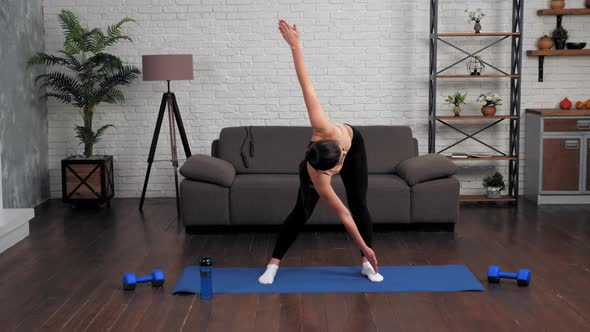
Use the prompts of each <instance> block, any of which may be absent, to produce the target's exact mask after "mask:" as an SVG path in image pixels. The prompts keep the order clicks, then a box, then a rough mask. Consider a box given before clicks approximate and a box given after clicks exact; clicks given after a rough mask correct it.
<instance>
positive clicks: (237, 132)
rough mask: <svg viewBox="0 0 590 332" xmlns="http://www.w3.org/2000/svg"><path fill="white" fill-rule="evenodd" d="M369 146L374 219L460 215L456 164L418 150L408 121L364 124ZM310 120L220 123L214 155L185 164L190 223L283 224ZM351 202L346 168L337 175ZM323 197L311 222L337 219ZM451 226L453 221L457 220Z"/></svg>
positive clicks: (446, 219)
mask: <svg viewBox="0 0 590 332" xmlns="http://www.w3.org/2000/svg"><path fill="white" fill-rule="evenodd" d="M357 128H358V130H359V131H360V132H361V134H362V135H363V138H364V140H365V145H366V149H367V163H368V169H369V188H368V193H367V200H368V207H369V210H370V213H371V216H372V220H373V223H374V224H390V223H445V224H449V225H451V226H454V224H455V223H456V222H457V218H458V213H459V212H458V210H459V181H458V180H457V178H455V177H454V176H453V174H455V172H456V170H457V168H456V166H455V164H454V163H453V162H451V161H449V160H448V159H447V158H445V157H443V156H441V155H436V154H429V155H423V156H419V157H418V142H417V140H416V139H414V138H413V137H412V131H411V129H410V128H409V127H407V126H357ZM311 133H312V131H311V128H310V127H286V126H266V127H265V126H260V127H257V126H250V127H229V128H224V129H222V130H221V133H220V135H219V139H216V140H215V141H214V142H213V144H212V149H211V151H212V152H211V156H207V155H194V156H192V157H190V158H189V159H188V160H187V161H186V162H185V163H184V164H183V165H182V167H181V168H180V173H181V174H182V175H183V176H184V177H185V178H184V179H183V180H182V182H181V184H180V196H181V204H182V220H183V222H184V224H185V226H187V228H188V227H191V226H221V225H273V224H276V225H279V224H281V223H282V222H283V220H284V218H285V217H286V216H287V215H288V214H289V212H290V211H291V209H292V208H293V207H294V205H295V200H296V197H297V190H298V186H299V177H298V175H297V170H298V165H299V163H300V161H301V160H302V159H303V157H304V154H305V149H306V147H307V144H308V142H309V140H310V137H311ZM332 185H333V187H334V189H335V191H336V193H337V194H338V195H339V196H340V198H341V199H342V200H343V202H344V203H345V204H346V194H345V190H344V185H343V183H342V180H341V179H340V176H339V175H336V176H334V177H333V179H332ZM338 223H339V220H338V219H337V218H336V216H335V214H334V213H333V212H332V211H331V210H330V209H329V207H328V206H327V205H326V204H325V202H323V201H322V200H321V199H320V201H319V202H318V205H317V207H316V209H315V211H314V213H313V215H312V216H311V219H310V220H309V221H308V224H338ZM451 229H452V227H451Z"/></svg>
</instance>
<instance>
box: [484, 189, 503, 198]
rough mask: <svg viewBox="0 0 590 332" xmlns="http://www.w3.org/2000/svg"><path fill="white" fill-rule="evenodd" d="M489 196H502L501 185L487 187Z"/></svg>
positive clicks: (487, 195)
mask: <svg viewBox="0 0 590 332" xmlns="http://www.w3.org/2000/svg"><path fill="white" fill-rule="evenodd" d="M486 197H487V198H502V191H501V190H500V188H499V187H486Z"/></svg>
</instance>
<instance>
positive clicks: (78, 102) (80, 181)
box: [29, 10, 140, 203]
mask: <svg viewBox="0 0 590 332" xmlns="http://www.w3.org/2000/svg"><path fill="white" fill-rule="evenodd" d="M58 17H59V20H60V25H61V27H62V29H63V33H64V37H65V38H64V44H63V46H64V49H63V50H61V51H59V52H58V53H57V54H55V55H54V54H46V53H37V54H36V55H34V56H33V57H31V59H30V60H29V65H45V66H46V67H47V68H48V69H49V68H55V69H56V70H55V71H52V72H50V71H49V70H48V71H47V72H46V73H45V74H42V75H39V76H37V78H36V82H38V81H41V82H42V84H41V89H46V93H45V94H44V96H45V97H50V98H54V99H56V100H58V101H60V102H62V103H64V104H70V105H72V106H74V107H75V110H76V111H77V112H78V113H79V114H80V115H81V117H82V123H83V125H76V127H75V131H76V137H77V138H79V139H80V141H81V142H80V144H83V145H84V155H83V156H71V157H68V158H66V159H63V160H62V162H61V176H62V179H61V180H62V198H63V201H64V202H69V203H74V202H80V201H83V200H85V201H88V200H92V201H98V202H100V203H104V202H107V203H108V202H109V200H110V199H111V198H112V197H113V196H114V181H113V156H109V155H95V154H93V147H94V145H95V144H96V143H97V142H99V141H100V139H101V138H102V136H103V135H104V133H105V131H106V130H107V129H108V128H110V127H113V125H111V124H106V125H103V126H101V127H100V128H98V129H96V131H95V130H94V129H93V121H92V120H93V117H94V112H95V110H96V108H97V107H98V106H99V105H100V104H101V103H103V102H105V103H109V104H115V103H122V102H123V101H124V100H125V95H124V92H123V90H121V89H120V87H121V86H126V85H130V84H131V83H132V82H133V81H134V80H135V79H137V78H138V77H139V74H140V71H139V69H138V68H137V67H134V66H131V65H127V64H124V63H123V61H121V59H120V58H119V57H117V56H115V55H112V54H109V53H107V52H106V51H105V49H106V48H107V47H109V46H113V45H115V44H117V43H118V42H120V41H122V40H128V41H131V38H129V37H128V36H127V35H125V34H123V31H122V30H121V27H122V26H123V24H125V23H128V22H135V21H134V20H133V19H131V18H128V17H125V18H123V19H122V20H121V21H119V22H117V23H115V24H114V25H111V26H109V27H108V28H107V33H106V34H104V33H103V32H102V31H101V30H100V29H98V28H97V29H92V30H89V29H87V28H84V27H82V25H81V24H80V21H79V19H78V17H77V16H76V15H75V14H74V13H72V12H71V11H68V10H62V11H61V12H60V13H59V14H58Z"/></svg>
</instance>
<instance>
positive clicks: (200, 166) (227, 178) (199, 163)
mask: <svg viewBox="0 0 590 332" xmlns="http://www.w3.org/2000/svg"><path fill="white" fill-rule="evenodd" d="M180 174H182V176H184V177H186V178H189V179H191V180H195V181H202V182H207V183H212V184H217V185H220V186H223V187H226V188H228V187H230V186H231V184H232V182H233V181H234V177H235V175H236V169H235V168H234V167H233V166H232V164H230V163H228V162H227V161H225V160H223V159H219V158H215V157H211V156H206V155H202V154H196V155H192V156H190V157H189V158H188V159H187V160H186V161H185V162H184V164H183V165H182V167H180Z"/></svg>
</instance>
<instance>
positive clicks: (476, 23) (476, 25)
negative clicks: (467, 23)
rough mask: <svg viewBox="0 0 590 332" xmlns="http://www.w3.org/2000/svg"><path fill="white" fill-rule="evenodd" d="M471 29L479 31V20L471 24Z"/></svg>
mask: <svg viewBox="0 0 590 332" xmlns="http://www.w3.org/2000/svg"><path fill="white" fill-rule="evenodd" d="M473 30H475V33H480V31H481V24H479V22H475V24H474V25H473Z"/></svg>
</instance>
